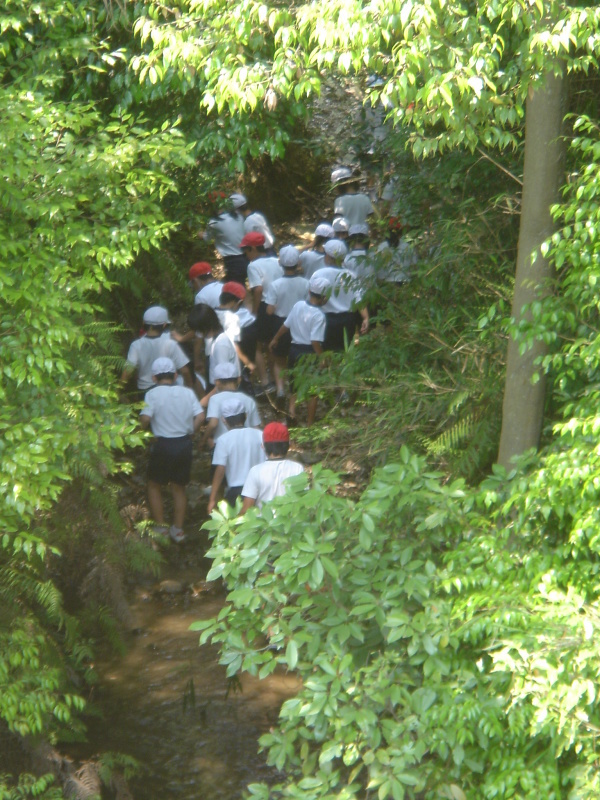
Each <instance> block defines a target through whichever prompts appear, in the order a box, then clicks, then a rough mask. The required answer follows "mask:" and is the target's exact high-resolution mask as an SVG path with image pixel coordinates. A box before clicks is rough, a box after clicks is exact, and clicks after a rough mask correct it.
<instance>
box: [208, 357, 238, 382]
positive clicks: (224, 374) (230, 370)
mask: <svg viewBox="0 0 600 800" xmlns="http://www.w3.org/2000/svg"><path fill="white" fill-rule="evenodd" d="M213 377H214V379H215V380H216V381H230V380H232V379H233V378H239V377H240V374H239V372H238V368H237V366H236V365H235V364H230V363H229V361H222V362H221V363H220V364H215V368H214V370H213Z"/></svg>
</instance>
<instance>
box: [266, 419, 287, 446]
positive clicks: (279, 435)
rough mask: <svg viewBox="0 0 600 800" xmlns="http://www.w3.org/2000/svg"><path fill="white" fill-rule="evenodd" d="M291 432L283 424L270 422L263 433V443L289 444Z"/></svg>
mask: <svg viewBox="0 0 600 800" xmlns="http://www.w3.org/2000/svg"><path fill="white" fill-rule="evenodd" d="M289 440H290V432H289V431H288V429H287V426H286V425H284V424H283V422H269V424H268V425H265V429H264V431H263V442H289Z"/></svg>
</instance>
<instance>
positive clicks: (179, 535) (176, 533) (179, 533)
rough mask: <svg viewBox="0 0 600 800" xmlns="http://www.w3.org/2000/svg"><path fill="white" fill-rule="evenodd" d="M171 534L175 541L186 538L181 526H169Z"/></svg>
mask: <svg viewBox="0 0 600 800" xmlns="http://www.w3.org/2000/svg"><path fill="white" fill-rule="evenodd" d="M169 536H170V537H171V539H173V541H174V542H177V543H179V542H183V540H184V539H185V533H184V532H183V530H182V529H181V528H176V527H175V525H171V527H170V528H169Z"/></svg>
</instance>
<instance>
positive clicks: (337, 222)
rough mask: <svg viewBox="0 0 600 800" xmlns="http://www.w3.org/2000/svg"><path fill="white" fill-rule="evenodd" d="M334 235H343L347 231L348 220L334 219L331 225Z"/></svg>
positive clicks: (343, 218) (342, 218) (344, 218)
mask: <svg viewBox="0 0 600 800" xmlns="http://www.w3.org/2000/svg"><path fill="white" fill-rule="evenodd" d="M331 227H332V228H333V231H334V233H344V232H345V231H347V230H348V220H347V219H346V217H336V218H335V219H334V220H333V222H332V223H331Z"/></svg>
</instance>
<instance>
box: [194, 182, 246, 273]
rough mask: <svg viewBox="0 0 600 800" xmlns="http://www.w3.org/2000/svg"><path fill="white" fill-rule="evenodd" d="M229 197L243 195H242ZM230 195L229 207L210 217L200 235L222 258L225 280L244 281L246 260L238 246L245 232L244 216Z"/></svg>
mask: <svg viewBox="0 0 600 800" xmlns="http://www.w3.org/2000/svg"><path fill="white" fill-rule="evenodd" d="M231 197H243V195H232V196H231ZM231 197H230V198H229V203H230V208H229V209H225V210H224V211H222V212H221V213H220V214H217V215H216V216H214V217H211V219H210V220H209V221H208V225H207V226H206V230H205V231H200V235H201V236H202V237H203V238H204V240H205V241H207V242H208V241H213V242H214V244H215V248H216V250H217V253H218V254H219V255H220V256H221V258H222V259H223V264H224V267H225V280H226V281H237V282H238V283H245V281H246V270H247V267H248V261H247V259H246V256H245V255H244V254H243V252H242V249H241V247H240V242H241V241H242V239H243V238H244V233H245V230H244V216H243V215H242V214H241V213H240V212H239V210H238V208H239V207H238V208H236V207H235V204H234V203H233V201H232V199H231ZM244 199H245V198H244Z"/></svg>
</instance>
